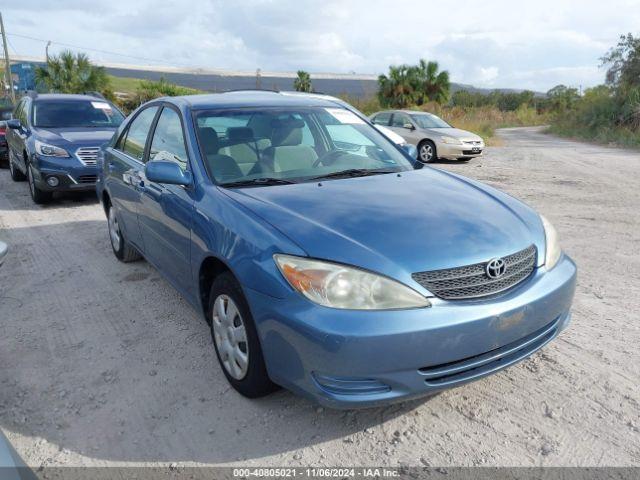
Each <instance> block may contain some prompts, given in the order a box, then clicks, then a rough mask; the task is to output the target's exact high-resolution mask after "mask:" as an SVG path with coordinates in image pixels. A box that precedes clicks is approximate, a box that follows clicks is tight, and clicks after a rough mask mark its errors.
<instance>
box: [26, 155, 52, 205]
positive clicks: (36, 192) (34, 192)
mask: <svg viewBox="0 0 640 480" xmlns="http://www.w3.org/2000/svg"><path fill="white" fill-rule="evenodd" d="M27 180H28V181H29V193H30V194H31V199H32V200H33V203H35V204H37V205H43V204H45V203H49V202H50V201H51V199H52V198H53V194H52V193H51V192H45V191H44V190H40V189H39V188H38V186H37V185H36V181H35V178H34V177H33V169H32V168H31V165H27Z"/></svg>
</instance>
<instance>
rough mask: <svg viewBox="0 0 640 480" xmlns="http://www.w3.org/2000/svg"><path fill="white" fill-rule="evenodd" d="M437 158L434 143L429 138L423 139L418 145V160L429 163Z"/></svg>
mask: <svg viewBox="0 0 640 480" xmlns="http://www.w3.org/2000/svg"><path fill="white" fill-rule="evenodd" d="M437 159H438V155H437V152H436V145H435V144H434V143H433V142H432V141H431V140H423V141H422V142H420V145H419V146H418V160H420V161H421V162H423V163H431V162H434V161H436V160H437Z"/></svg>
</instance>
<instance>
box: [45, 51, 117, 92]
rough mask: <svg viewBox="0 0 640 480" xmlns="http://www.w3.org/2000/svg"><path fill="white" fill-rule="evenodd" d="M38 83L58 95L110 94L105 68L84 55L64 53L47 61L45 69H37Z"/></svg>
mask: <svg viewBox="0 0 640 480" xmlns="http://www.w3.org/2000/svg"><path fill="white" fill-rule="evenodd" d="M35 76H36V81H37V82H38V83H39V84H40V85H43V86H44V87H46V88H47V90H49V91H51V92H57V93H84V92H91V91H96V92H103V93H105V92H107V93H109V78H108V77H107V74H106V72H105V69H104V67H98V66H96V65H93V64H92V63H91V62H90V61H89V57H88V56H87V55H85V54H84V53H78V54H74V53H73V52H71V51H68V50H67V51H64V52H62V53H61V54H60V55H58V56H52V57H50V58H49V60H47V65H46V66H45V67H36V70H35Z"/></svg>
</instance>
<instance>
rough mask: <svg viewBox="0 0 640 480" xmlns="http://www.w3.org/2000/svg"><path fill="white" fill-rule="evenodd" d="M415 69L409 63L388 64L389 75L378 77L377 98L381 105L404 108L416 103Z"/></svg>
mask: <svg viewBox="0 0 640 480" xmlns="http://www.w3.org/2000/svg"><path fill="white" fill-rule="evenodd" d="M415 74H416V69H415V67H411V66H409V65H400V66H393V65H392V66H390V67H389V75H388V76H387V75H380V76H379V77H378V86H379V90H378V98H379V100H380V104H381V105H382V106H383V107H391V108H405V107H408V106H410V105H413V104H415V103H416V100H417V92H416V86H417V82H416V76H415Z"/></svg>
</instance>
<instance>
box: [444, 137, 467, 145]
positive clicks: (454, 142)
mask: <svg viewBox="0 0 640 480" xmlns="http://www.w3.org/2000/svg"><path fill="white" fill-rule="evenodd" d="M442 143H448V144H450V145H462V142H461V141H460V140H458V139H457V138H453V137H442Z"/></svg>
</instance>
